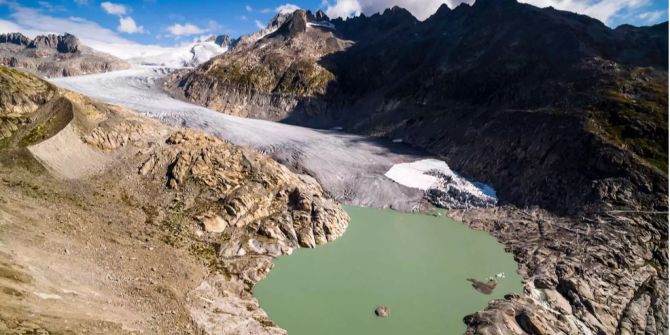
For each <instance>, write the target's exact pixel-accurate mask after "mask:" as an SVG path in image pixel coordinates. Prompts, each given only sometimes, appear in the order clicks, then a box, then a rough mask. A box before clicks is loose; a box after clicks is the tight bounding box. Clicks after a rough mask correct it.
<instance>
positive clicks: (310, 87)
mask: <svg viewBox="0 0 670 335" xmlns="http://www.w3.org/2000/svg"><path fill="white" fill-rule="evenodd" d="M332 80H335V75H333V74H332V73H331V72H330V71H328V70H326V69H324V68H323V67H321V66H319V65H318V64H316V63H315V62H313V61H308V60H300V61H297V62H295V63H293V64H291V66H290V67H289V68H288V69H287V70H286V72H285V73H284V75H283V76H282V77H281V79H280V80H279V83H278V85H277V91H278V92H281V93H288V94H293V95H299V96H311V95H315V94H324V93H326V89H327V88H328V84H329V83H330V82H331V81H332Z"/></svg>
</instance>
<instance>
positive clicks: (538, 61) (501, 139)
mask: <svg viewBox="0 0 670 335" xmlns="http://www.w3.org/2000/svg"><path fill="white" fill-rule="evenodd" d="M313 17H314V15H308V14H307V13H305V14H304V17H303V16H302V14H294V15H293V16H290V17H286V18H284V19H283V20H282V21H281V23H280V24H281V25H280V27H279V28H277V29H276V30H275V31H274V33H270V34H267V35H264V37H263V38H260V39H250V42H249V43H247V44H245V45H243V46H237V47H236V48H234V50H233V51H232V52H230V53H228V54H226V55H223V56H220V57H217V58H215V59H213V60H212V61H210V62H209V63H207V64H204V65H203V66H201V67H199V68H197V69H195V70H193V71H187V72H182V73H176V74H174V76H173V77H171V78H168V80H167V82H166V84H165V87H166V89H167V90H168V91H170V92H172V94H173V95H175V96H177V97H180V98H184V99H187V100H190V101H193V102H196V103H199V104H202V105H205V106H208V107H210V108H214V109H217V110H219V111H221V112H224V113H229V114H234V115H240V116H247V117H254V118H262V119H270V120H281V121H283V122H287V123H295V124H301V125H308V126H315V127H323V128H330V127H333V126H343V127H344V129H345V130H348V131H352V132H357V133H364V134H368V135H374V136H385V137H388V138H390V139H401V140H403V141H404V142H405V143H408V144H411V145H413V146H416V147H419V148H423V149H425V150H427V151H429V152H430V153H432V154H435V155H438V156H441V157H443V158H444V160H445V161H446V162H447V163H448V164H449V166H450V167H452V168H454V170H456V171H458V172H459V173H462V174H463V175H464V176H466V177H469V178H471V179H474V180H479V181H482V182H485V183H487V184H490V185H491V186H493V188H494V189H496V191H497V196H498V200H499V204H502V205H505V206H506V207H504V208H503V209H500V208H497V209H489V210H475V211H468V212H463V213H461V214H458V212H455V213H454V215H456V216H457V219H461V220H463V221H464V222H466V223H467V224H469V225H471V226H473V227H476V228H479V229H482V230H486V231H489V232H491V233H492V234H494V235H495V236H497V237H498V238H499V239H500V240H501V241H502V242H503V243H505V244H506V246H507V247H508V249H509V250H510V251H512V252H514V254H515V256H516V258H517V260H518V261H519V262H520V263H521V273H522V275H524V277H525V279H526V287H527V289H526V292H525V293H524V295H523V296H510V297H509V298H508V299H506V300H503V301H494V302H492V303H491V306H490V307H489V309H487V310H485V311H482V312H479V313H475V314H473V315H472V316H469V317H468V318H466V323H467V324H468V326H469V330H468V332H469V333H472V334H524V333H526V334H576V333H584V334H590V333H593V334H626V333H645V332H647V333H666V332H667V330H668V321H667V320H668V318H667V307H666V305H667V301H668V295H667V282H668V279H667V254H668V251H667V241H666V239H667V227H668V221H667V215H666V214H664V213H665V212H667V208H668V206H667V201H668V196H667V192H668V189H667V184H668V179H667V175H668V167H667V159H668V158H667V157H668V156H667V152H668V144H667V143H668V118H667V112H666V111H667V108H668V104H667V96H668V86H667V80H668V79H667V78H668V74H667V69H668V60H667V54H668V44H667V40H668V35H667V34H668V26H667V23H663V24H659V25H655V26H651V27H632V26H622V27H619V28H616V29H610V28H608V27H607V26H605V25H604V24H602V23H601V22H599V21H597V20H595V19H591V18H589V17H587V16H582V15H576V14H573V13H568V12H564V11H558V10H555V9H553V8H544V9H540V8H536V7H533V6H531V5H527V4H521V3H517V2H516V1H514V0H502V1H501V0H478V1H476V2H475V3H474V5H472V6H469V5H467V4H462V5H460V6H458V7H456V8H454V9H450V8H449V7H447V6H446V5H445V6H442V7H441V8H440V9H439V10H438V11H437V12H436V13H435V14H434V15H433V16H432V17H430V18H428V19H427V20H425V21H423V22H419V21H417V20H416V19H415V18H414V17H412V15H411V14H410V13H409V12H407V11H405V10H403V9H401V8H397V7H396V8H392V9H388V10H386V11H384V12H383V13H381V14H376V15H373V16H370V17H367V16H360V17H356V18H350V19H347V20H340V19H338V20H329V21H327V24H325V23H326V21H324V22H321V24H319V25H317V22H315V21H314V19H312V18H313ZM324 20H325V18H324ZM303 22H307V24H306V25H304V26H306V28H304V29H303V24H302V23H303ZM491 22H496V24H495V25H492V24H490V23H491ZM315 29H318V31H317V30H315ZM329 38H332V39H329ZM305 40H309V41H311V43H307V44H303V43H301V41H305ZM352 42H353V43H352ZM323 45H325V46H338V47H336V48H332V49H331V48H325V49H317V48H315V46H323ZM286 50H291V52H290V53H286ZM301 50H305V53H306V54H308V55H311V58H308V59H307V57H305V58H303V59H307V60H308V63H307V64H317V65H318V66H320V67H322V68H323V69H324V70H325V71H327V73H329V75H328V77H327V80H325V81H321V82H322V83H325V84H324V85H316V86H314V85H304V84H303V83H314V82H319V81H312V80H311V79H310V78H312V75H311V73H313V72H312V71H284V69H286V68H290V66H282V67H278V66H272V64H291V60H292V59H294V56H293V55H296V54H298V55H299V54H300V53H301ZM417 50H421V52H417ZM315 51H316V52H315ZM270 55H272V57H270ZM245 59H254V61H251V62H242V60H245ZM255 59H259V60H255ZM232 64H240V66H238V67H235V66H231V65H232ZM268 64H271V65H268ZM222 69H236V71H235V72H233V73H230V72H225V71H224V70H222ZM237 69H239V71H237ZM276 69H280V70H279V71H277V70H276ZM222 71H223V72H222ZM277 74H280V75H277ZM276 78H290V79H291V80H290V81H289V83H291V84H290V85H280V84H279V83H280V82H281V81H282V80H276ZM305 87H310V88H315V87H318V88H319V89H304V88H305Z"/></svg>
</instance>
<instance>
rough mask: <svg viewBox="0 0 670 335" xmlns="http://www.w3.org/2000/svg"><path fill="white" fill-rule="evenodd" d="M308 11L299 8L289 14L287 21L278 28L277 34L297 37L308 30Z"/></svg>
mask: <svg viewBox="0 0 670 335" xmlns="http://www.w3.org/2000/svg"><path fill="white" fill-rule="evenodd" d="M307 21H308V20H307V12H306V11H304V10H302V9H298V10H296V11H294V12H293V13H291V14H289V15H288V17H287V18H286V21H285V22H284V23H283V24H282V25H281V27H279V29H277V32H276V34H278V35H283V36H285V37H295V36H296V35H298V34H300V33H302V32H305V31H307Z"/></svg>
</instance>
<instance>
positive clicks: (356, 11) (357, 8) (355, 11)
mask: <svg viewBox="0 0 670 335" xmlns="http://www.w3.org/2000/svg"><path fill="white" fill-rule="evenodd" d="M362 12H363V8H362V7H361V4H360V3H359V2H358V0H338V1H337V3H335V4H333V5H330V4H329V5H328V7H327V8H326V15H328V16H330V17H333V18H335V17H343V18H347V17H350V16H358V15H360V14H361V13H362Z"/></svg>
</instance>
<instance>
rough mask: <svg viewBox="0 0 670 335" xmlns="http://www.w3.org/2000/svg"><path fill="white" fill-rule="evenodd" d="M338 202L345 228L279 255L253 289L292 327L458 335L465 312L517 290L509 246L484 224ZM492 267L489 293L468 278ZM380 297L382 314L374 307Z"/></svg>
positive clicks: (292, 330) (299, 331) (302, 332)
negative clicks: (477, 227) (385, 311)
mask: <svg viewBox="0 0 670 335" xmlns="http://www.w3.org/2000/svg"><path fill="white" fill-rule="evenodd" d="M345 209H346V211H347V213H349V215H350V216H351V222H350V224H349V228H348V229H347V232H346V233H345V234H344V236H342V237H340V238H339V239H338V240H336V241H335V242H331V243H328V244H326V245H323V246H319V247H317V248H315V249H298V250H296V251H295V252H294V253H293V254H292V255H290V256H283V257H280V258H278V259H276V260H275V262H274V263H275V267H274V269H273V270H272V271H270V274H269V275H268V277H267V278H265V279H263V280H262V281H261V282H259V283H258V284H257V285H256V287H255V288H254V295H255V296H256V297H257V298H258V300H259V301H260V304H261V307H262V308H263V309H264V310H265V311H266V312H267V313H268V315H269V316H270V318H271V319H272V320H273V321H275V322H276V323H277V324H278V325H279V326H280V327H282V328H284V329H286V330H288V333H289V334H290V335H314V334H319V335H342V334H351V335H356V334H362V335H375V334H379V335H381V334H384V335H392V334H398V335H400V334H402V335H407V334H421V335H430V334H440V335H443V334H462V333H463V332H464V331H465V324H464V323H463V317H464V316H466V315H468V314H471V313H473V312H476V311H478V310H481V309H483V308H485V307H486V306H487V305H488V302H489V301H490V300H493V299H498V298H502V297H503V296H504V295H506V294H508V293H513V292H517V293H519V292H521V291H522V284H521V277H520V276H519V275H518V274H517V264H516V262H515V261H514V259H513V258H512V255H511V254H509V253H506V252H505V251H504V247H503V245H502V244H500V243H498V242H497V241H496V240H495V239H494V238H493V237H492V236H490V235H488V234H487V233H485V232H478V231H474V230H471V229H469V228H468V227H466V226H465V225H463V224H461V223H458V222H455V221H453V220H450V219H448V218H446V217H442V216H431V215H418V214H405V213H399V212H396V211H392V210H380V209H370V208H359V207H350V206H346V207H345ZM499 273H504V274H505V277H504V278H496V281H497V286H496V287H495V289H494V290H493V292H492V293H491V294H489V295H486V294H483V293H480V292H479V291H477V290H475V289H474V288H473V287H472V283H471V282H469V281H468V280H467V279H469V278H474V279H477V280H480V281H486V280H487V279H488V278H489V277H494V278H495V277H496V274H499ZM380 305H385V306H388V307H389V309H390V316H389V317H388V318H379V317H377V316H375V314H374V310H375V308H376V307H377V306H380Z"/></svg>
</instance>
